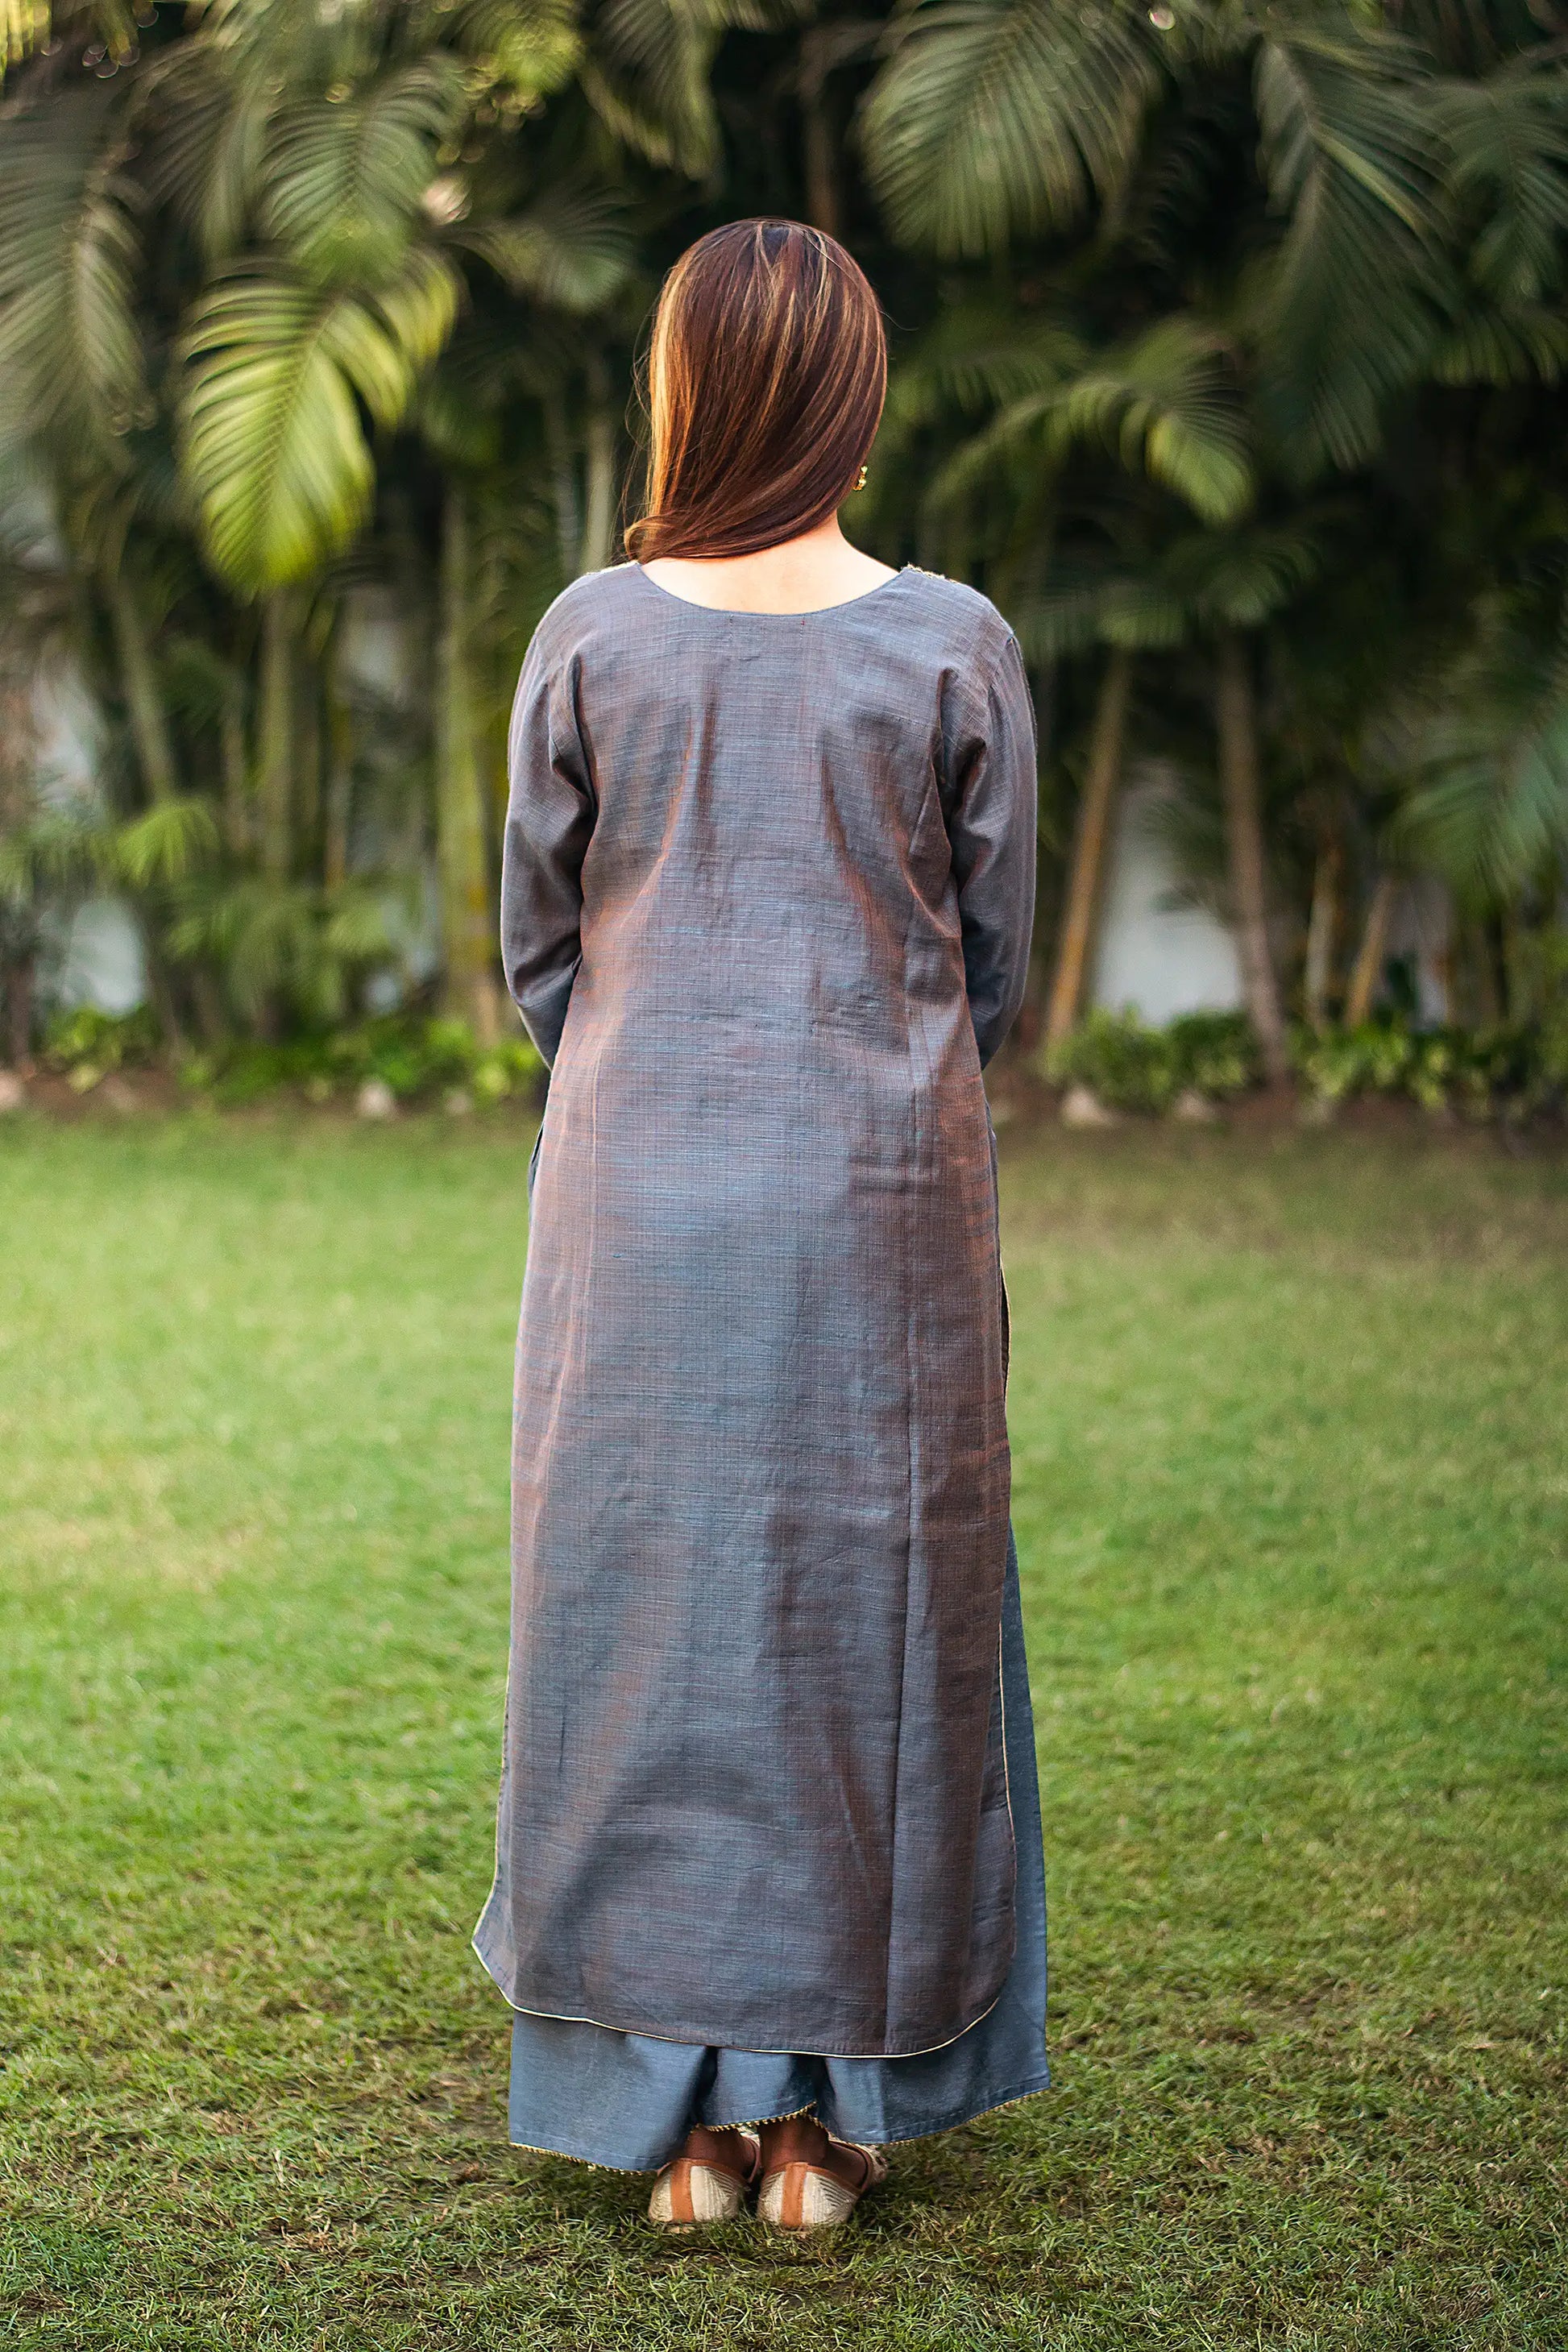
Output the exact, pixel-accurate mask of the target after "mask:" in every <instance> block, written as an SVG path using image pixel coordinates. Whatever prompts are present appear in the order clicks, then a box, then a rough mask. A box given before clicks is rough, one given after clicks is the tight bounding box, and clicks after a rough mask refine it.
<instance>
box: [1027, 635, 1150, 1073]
mask: <svg viewBox="0 0 1568 2352" xmlns="http://www.w3.org/2000/svg"><path fill="white" fill-rule="evenodd" d="M1131 688H1132V656H1131V654H1130V653H1128V652H1127V651H1126V650H1125V649H1124V648H1123V647H1121V646H1115V647H1113V648H1112V650H1111V653H1110V658H1109V660H1108V661H1107V662H1106V665H1105V675H1104V677H1102V678H1101V679H1100V700H1099V703H1098V704H1097V706H1096V709H1095V713H1094V732H1093V735H1092V737H1091V739H1090V742H1089V773H1088V775H1087V776H1086V777H1085V778H1084V786H1083V800H1082V802H1081V803H1080V805H1079V817H1078V834H1077V836H1076V838H1075V840H1074V843H1073V854H1072V871H1071V873H1070V875H1069V876H1068V891H1067V904H1066V907H1065V908H1064V909H1063V914H1062V938H1061V946H1060V948H1059V949H1058V951H1057V968H1056V973H1055V976H1054V978H1053V979H1052V982H1051V994H1050V1002H1049V1004H1048V1006H1047V1013H1046V1047H1047V1052H1048V1051H1049V1049H1050V1048H1051V1046H1053V1045H1061V1044H1062V1043H1063V1041H1064V1040H1065V1039H1066V1038H1068V1037H1069V1036H1070V1035H1071V1034H1072V1032H1073V1029H1074V1027H1075V1025H1076V1024H1077V1021H1078V1013H1079V1003H1080V1002H1081V1001H1082V997H1083V982H1084V973H1085V971H1087V969H1088V965H1089V942H1090V940H1092V938H1093V935H1094V918H1095V910H1096V908H1098V906H1099V904H1100V875H1101V869H1102V867H1103V866H1104V864H1105V845H1106V841H1107V839H1108V837H1109V835H1110V813H1111V810H1112V808H1113V806H1114V805H1115V801H1116V788H1117V785H1118V783H1119V782H1121V759H1122V751H1123V749H1124V746H1125V743H1126V740H1127V705H1128V700H1129V697H1130V695H1131Z"/></svg>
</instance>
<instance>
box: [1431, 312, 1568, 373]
mask: <svg viewBox="0 0 1568 2352" xmlns="http://www.w3.org/2000/svg"><path fill="white" fill-rule="evenodd" d="M1565 372H1568V319H1564V318H1563V315H1562V313H1561V311H1558V310H1547V309H1545V308H1544V307H1543V306H1542V305H1541V304H1539V303H1531V304H1529V305H1528V306H1525V307H1523V308H1521V309H1519V310H1497V309H1494V308H1492V307H1490V306H1489V305H1485V304H1482V303H1479V302H1477V303H1474V304H1472V305H1471V306H1470V307H1469V309H1468V310H1467V311H1466V312H1465V313H1464V315H1462V316H1461V317H1460V318H1458V320H1455V321H1454V323H1453V324H1452V325H1451V326H1450V327H1449V328H1448V329H1447V332H1446V333H1445V334H1444V336H1443V338H1442V341H1440V342H1439V343H1438V345H1437V348H1436V352H1434V354H1433V359H1432V373H1433V374H1434V375H1435V376H1436V380H1437V382H1438V383H1452V384H1459V383H1493V384H1508V383H1557V381H1558V379H1559V378H1560V377H1561V376H1562V375H1563V373H1565Z"/></svg>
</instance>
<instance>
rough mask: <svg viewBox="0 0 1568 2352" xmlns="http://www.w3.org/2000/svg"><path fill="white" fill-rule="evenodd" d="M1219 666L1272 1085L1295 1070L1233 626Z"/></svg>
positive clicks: (1229, 803) (1239, 914)
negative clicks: (1271, 939)
mask: <svg viewBox="0 0 1568 2352" xmlns="http://www.w3.org/2000/svg"><path fill="white" fill-rule="evenodd" d="M1218 671H1219V675H1218V684H1217V691H1216V695H1215V720H1216V724H1217V731H1218V735H1219V767H1220V782H1221V785H1222V787H1223V789H1224V794H1225V823H1226V847H1227V849H1228V851H1229V863H1230V891H1231V899H1232V903H1233V907H1234V910H1235V919H1236V939H1237V952H1238V954H1239V956H1240V959H1241V979H1242V988H1243V991H1244V993H1245V995H1246V999H1247V1013H1248V1015H1249V1017H1250V1019H1251V1022H1252V1025H1253V1028H1254V1030H1255V1031H1256V1032H1257V1034H1258V1046H1259V1049H1260V1050H1261V1052H1262V1055H1263V1067H1264V1071H1265V1073H1266V1075H1267V1076H1268V1082H1269V1084H1270V1085H1271V1086H1277V1087H1278V1086H1285V1085H1286V1084H1288V1083H1289V1076H1290V1055H1289V1048H1288V1046H1287V1045H1286V1040H1285V1016H1284V1013H1283V1012H1282V1010H1281V1008H1280V1003H1279V981H1278V979H1277V977H1276V975H1275V971H1274V958H1273V954H1272V951H1271V950H1270V948H1269V944H1268V883H1267V880H1266V878H1265V866H1264V855H1263V802H1262V792H1261V788H1260V784H1259V779H1258V717H1257V711H1256V709H1255V707H1254V703H1253V693H1252V674H1251V666H1250V663H1249V661H1248V658H1247V646H1246V644H1245V642H1244V640H1243V639H1242V637H1241V636H1240V635H1239V634H1238V633H1237V631H1236V630H1235V629H1227V630H1226V631H1225V633H1224V634H1223V635H1222V636H1221V638H1220V641H1219V646H1218Z"/></svg>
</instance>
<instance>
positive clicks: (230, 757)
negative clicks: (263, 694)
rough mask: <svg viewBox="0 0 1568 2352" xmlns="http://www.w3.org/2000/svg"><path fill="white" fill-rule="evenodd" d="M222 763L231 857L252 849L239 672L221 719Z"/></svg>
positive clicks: (233, 678) (225, 692) (228, 689)
mask: <svg viewBox="0 0 1568 2352" xmlns="http://www.w3.org/2000/svg"><path fill="white" fill-rule="evenodd" d="M218 738H219V746H220V751H221V756H222V761H223V830H224V839H225V840H226V842H227V844H228V849H229V855H230V856H232V857H243V856H246V854H247V851H248V850H249V849H250V847H251V839H250V778H249V773H248V769H247V761H246V756H245V684H244V680H243V678H242V677H241V676H240V673H239V671H238V669H236V670H235V671H234V673H233V674H232V676H231V677H229V678H228V679H227V680H226V683H225V686H224V690H223V709H222V712H221V713H220V715H219V719H218Z"/></svg>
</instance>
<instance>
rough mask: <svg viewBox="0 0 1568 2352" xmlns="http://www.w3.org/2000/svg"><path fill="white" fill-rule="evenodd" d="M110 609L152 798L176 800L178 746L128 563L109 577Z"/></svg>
mask: <svg viewBox="0 0 1568 2352" xmlns="http://www.w3.org/2000/svg"><path fill="white" fill-rule="evenodd" d="M109 609H110V614H111V616H112V619H113V623H114V643H115V648H116V651H117V652H118V654H119V656H120V680H121V687H122V688H123V689H124V693H125V707H126V709H127V711H128V712H129V714H130V718H131V734H132V740H133V741H134V743H135V745H136V762H137V765H138V766H139V767H140V769H141V771H142V782H143V783H144V784H145V785H146V787H147V797H148V799H149V800H150V801H153V802H157V801H172V800H173V799H174V796H175V794H176V793H178V791H179V789H180V785H179V779H178V777H177V776H176V774H175V772H174V745H173V744H172V743H171V741H170V740H169V721H168V719H167V716H166V715H165V713H164V709H163V697H162V696H161V695H160V693H159V691H158V677H157V672H156V671H155V669H154V668H153V649H152V647H151V646H149V644H148V642H147V632H146V629H145V627H144V626H143V625H142V611H141V607H140V605H139V604H137V601H136V591H135V588H134V586H133V584H132V582H131V581H130V579H128V577H127V576H126V573H125V572H124V570H123V569H121V570H118V571H117V572H115V574H114V577H113V579H112V580H110V583H109Z"/></svg>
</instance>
